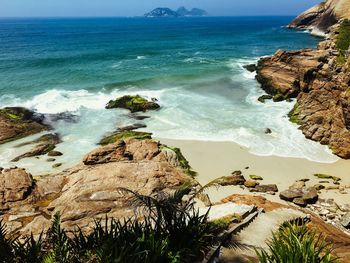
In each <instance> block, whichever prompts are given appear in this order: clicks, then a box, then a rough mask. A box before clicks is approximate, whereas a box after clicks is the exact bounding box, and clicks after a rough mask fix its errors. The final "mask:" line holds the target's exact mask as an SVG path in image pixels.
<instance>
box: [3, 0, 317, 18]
mask: <svg viewBox="0 0 350 263" xmlns="http://www.w3.org/2000/svg"><path fill="white" fill-rule="evenodd" d="M319 2H321V0H0V17H61V16H68V17H72V16H74V17H77V16H79V17H80V16H87V17H91V16H140V15H143V14H144V13H146V12H148V11H150V10H152V9H153V8H156V7H169V8H173V9H177V8H178V7H179V6H185V7H187V8H193V7H198V8H203V9H205V10H206V11H207V12H208V13H209V14H210V15H212V16H256V15H261V16H265V15H296V14H299V13H300V12H302V11H304V10H306V9H308V8H309V7H311V6H313V5H315V4H317V3H319Z"/></svg>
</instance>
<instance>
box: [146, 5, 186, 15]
mask: <svg viewBox="0 0 350 263" xmlns="http://www.w3.org/2000/svg"><path fill="white" fill-rule="evenodd" d="M178 16H179V14H178V13H176V12H175V11H173V10H171V9H170V8H163V7H158V8H156V9H153V10H152V11H151V12H149V13H146V14H145V17H178Z"/></svg>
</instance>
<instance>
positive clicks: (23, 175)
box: [0, 168, 34, 210]
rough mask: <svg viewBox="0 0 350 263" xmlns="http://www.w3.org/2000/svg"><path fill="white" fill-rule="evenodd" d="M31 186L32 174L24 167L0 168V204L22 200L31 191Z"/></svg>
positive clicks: (32, 182) (32, 181)
mask: <svg viewBox="0 0 350 263" xmlns="http://www.w3.org/2000/svg"><path fill="white" fill-rule="evenodd" d="M33 186H34V180H33V178H32V176H31V175H30V174H29V173H27V172H26V171H25V170H24V169H19V168H13V169H2V168H0V204H1V205H2V206H3V205H5V204H6V203H12V202H17V201H21V200H24V199H25V198H26V197H27V196H28V195H29V194H30V193H31V191H32V188H33ZM2 208H3V207H2ZM0 210H1V209H0Z"/></svg>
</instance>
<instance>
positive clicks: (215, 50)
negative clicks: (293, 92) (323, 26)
mask: <svg viewBox="0 0 350 263" xmlns="http://www.w3.org/2000/svg"><path fill="white" fill-rule="evenodd" d="M291 19H292V18H291V17H220V18H219V17H216V18H215V17H205V18H176V19H174V18H162V19H147V18H94V19H93V18H89V19H88V18H86V19H0V107H3V106H14V105H17V106H18V105H20V106H26V107H29V108H31V109H34V110H36V111H38V112H41V113H51V114H55V113H62V112H70V113H72V114H74V115H76V116H77V117H78V118H79V121H78V122H76V123H72V122H67V121H64V120H60V121H55V122H53V123H52V125H53V126H54V127H55V128H56V129H57V131H58V132H59V133H60V134H61V135H62V136H63V140H64V142H63V143H62V144H61V145H60V146H59V148H60V149H61V150H63V151H66V152H68V151H69V152H70V156H75V157H74V158H76V159H79V158H81V156H82V155H83V154H84V153H86V152H87V151H88V150H90V149H92V148H94V147H95V146H96V143H97V142H98V140H99V139H100V138H101V137H102V136H103V135H104V133H106V131H113V130H115V129H116V128H117V127H120V126H123V125H127V124H131V123H135V122H140V121H135V120H133V119H131V118H130V117H129V116H128V113H127V112H126V111H124V110H114V111H107V110H104V105H105V104H106V102H108V100H109V99H111V98H115V97H117V96H120V95H123V94H140V95H144V96H147V97H155V98H157V99H158V100H159V103H160V104H161V106H162V109H161V110H160V111H156V112H152V113H147V115H149V116H151V118H150V119H147V120H144V121H143V122H145V124H146V125H147V126H148V127H147V128H146V129H144V130H146V131H151V132H153V133H154V134H155V136H157V137H159V138H173V139H188V140H190V139H191V140H193V139H194V140H212V141H213V140H214V141H234V142H237V143H239V144H241V145H244V146H246V147H248V148H249V150H250V151H251V152H253V153H255V154H260V155H278V156H293V157H301V158H307V159H310V160H315V161H323V162H331V161H334V160H336V158H335V157H334V156H332V155H331V154H330V153H329V151H328V150H327V148H326V147H324V146H320V145H318V144H317V143H314V142H311V141H308V140H306V139H304V137H303V135H302V134H301V132H300V131H299V130H298V129H297V127H295V126H294V125H293V124H291V123H289V122H288V120H287V118H286V116H285V115H286V113H287V112H288V111H289V109H290V108H291V107H292V104H291V103H286V102H281V103H270V102H268V103H266V104H261V103H258V102H257V101H256V99H257V97H258V96H259V95H261V94H263V93H262V91H261V90H260V88H259V85H258V84H257V83H256V81H255V80H254V74H251V73H249V72H247V71H246V70H244V69H243V68H242V66H243V65H244V64H249V63H252V62H255V61H257V59H258V58H259V57H261V56H265V55H270V54H272V53H274V52H275V51H276V49H278V48H283V49H288V50H290V49H298V48H305V47H315V46H316V44H317V43H318V42H319V40H320V39H318V38H315V37H312V36H310V35H309V34H306V33H304V32H300V31H292V30H288V29H286V28H284V27H283V26H284V25H286V24H287V23H288V22H289V21H290V20H291ZM266 128H271V129H272V131H273V133H272V134H271V135H266V134H265V133H264V130H265V129H266ZM0 151H2V152H1V158H0V165H1V164H2V165H4V164H6V163H8V160H9V158H10V156H13V155H14V154H15V151H14V150H13V149H12V148H11V147H8V146H7V147H6V148H5V147H2V148H0ZM16 151H18V150H16ZM74 158H73V159H74ZM32 163H33V160H27V161H26V163H25V165H27V166H28V165H31V164H32Z"/></svg>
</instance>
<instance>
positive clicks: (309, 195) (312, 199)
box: [302, 187, 318, 204]
mask: <svg viewBox="0 0 350 263" xmlns="http://www.w3.org/2000/svg"><path fill="white" fill-rule="evenodd" d="M302 198H303V199H304V200H305V202H307V203H308V204H314V203H316V202H317V199H318V193H317V190H316V189H315V188H313V187H311V188H308V189H307V190H306V191H305V192H304V194H303V196H302Z"/></svg>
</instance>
